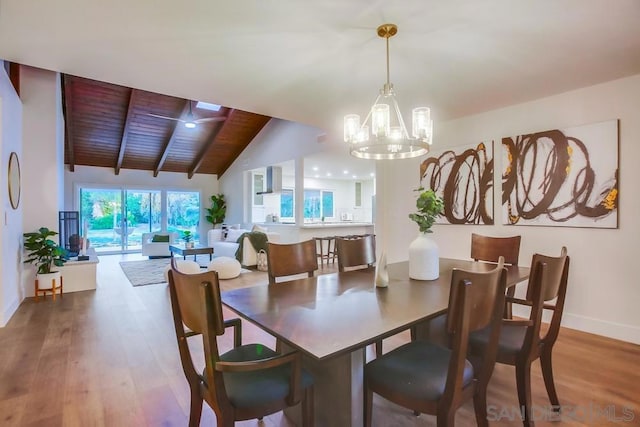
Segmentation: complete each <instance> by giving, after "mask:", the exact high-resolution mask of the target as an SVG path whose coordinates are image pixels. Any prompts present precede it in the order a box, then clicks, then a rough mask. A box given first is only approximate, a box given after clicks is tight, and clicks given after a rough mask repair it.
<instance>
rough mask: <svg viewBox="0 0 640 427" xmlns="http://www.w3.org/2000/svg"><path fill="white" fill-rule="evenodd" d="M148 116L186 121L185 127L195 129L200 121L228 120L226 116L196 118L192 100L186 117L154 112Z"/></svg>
mask: <svg viewBox="0 0 640 427" xmlns="http://www.w3.org/2000/svg"><path fill="white" fill-rule="evenodd" d="M147 115H148V116H151V117H158V118H160V119H166V120H175V121H178V122H180V123H184V127H186V128H189V129H193V128H195V127H196V126H197V125H198V124H199V123H204V122H222V121H224V120H226V119H227V118H226V116H219V117H205V118H202V119H196V118H195V117H194V115H193V111H192V110H191V101H189V112H188V113H187V115H186V116H185V118H184V119H181V118H179V117H178V118H176V117H167V116H161V115H159V114H152V113H147Z"/></svg>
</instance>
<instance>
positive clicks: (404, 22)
mask: <svg viewBox="0 0 640 427" xmlns="http://www.w3.org/2000/svg"><path fill="white" fill-rule="evenodd" d="M187 3H188V4H185V2H175V1H174V2H158V1H152V0H136V1H124V2H123V1H112V2H82V1H77V0H58V1H55V2H44V1H40V2H37V1H19V0H0V58H2V59H5V60H8V61H12V62H16V63H20V64H26V65H30V66H34V67H39V68H43V69H48V70H53V71H59V72H61V73H66V74H69V75H75V76H82V77H85V78H90V79H94V80H98V81H106V82H111V83H116V84H119V85H122V86H125V87H129V88H139V89H143V90H145V91H148V92H154V93H159V94H167V95H171V96H175V97H176V98H173V101H167V102H158V103H157V105H158V109H157V110H156V109H155V108H151V105H149V106H145V107H140V111H141V113H140V114H134V118H133V119H134V120H137V121H138V122H137V123H139V124H137V125H136V126H133V127H130V129H131V130H132V131H133V130H134V129H135V131H134V132H133V133H134V134H136V132H137V131H138V130H140V129H143V128H144V126H147V125H150V124H151V123H154V125H153V127H155V126H157V127H158V128H157V130H155V129H154V131H153V132H150V133H151V135H150V136H148V137H147V139H148V140H149V141H150V140H154V141H155V142H154V143H153V144H157V145H160V147H162V146H163V144H166V143H167V141H168V138H169V137H170V136H171V133H172V126H174V125H175V123H171V122H170V121H168V120H167V121H165V122H163V123H160V121H157V122H151V121H149V120H151V118H150V117H149V116H145V114H146V113H148V112H153V113H159V114H161V115H167V116H174V115H175V116H177V115H179V114H180V112H181V111H183V109H184V101H179V100H178V99H183V100H184V99H192V100H201V101H207V102H211V103H216V104H221V105H224V106H227V107H231V108H236V109H238V110H244V111H250V112H254V113H259V114H262V115H264V116H268V117H276V118H280V119H286V120H291V121H295V122H300V123H304V124H307V125H312V126H315V127H317V128H319V129H321V130H322V131H323V132H324V133H326V135H327V137H326V140H327V141H328V142H333V141H336V142H337V141H340V140H341V139H342V117H343V116H344V115H345V114H348V113H358V114H360V115H361V116H362V117H364V116H365V115H366V114H367V111H368V109H369V108H370V106H371V103H372V101H373V100H374V98H375V96H376V94H377V93H378V90H379V89H380V87H381V86H382V84H383V83H384V81H385V71H386V70H385V46H384V41H383V40H381V39H380V38H379V37H377V36H376V28H377V27H378V26H379V25H380V24H383V23H386V22H391V23H394V24H397V25H398V34H397V36H395V37H394V38H393V39H391V41H390V73H391V82H392V83H394V84H395V89H396V92H397V94H398V100H399V103H400V108H401V109H402V110H403V113H404V114H405V117H407V116H408V114H409V112H410V111H411V109H412V108H413V107H416V106H421V105H425V106H429V107H431V108H432V111H433V117H434V122H435V124H434V134H435V138H434V139H435V142H434V146H437V145H438V144H439V143H440V142H441V141H438V137H439V135H438V133H439V131H440V129H442V127H441V126H442V125H441V124H442V123H443V122H444V121H448V120H451V119H455V118H458V117H463V116H466V115H470V114H477V113H481V112H484V111H488V110H492V109H497V108H501V107H506V106H509V105H514V104H518V103H523V102H526V101H531V100H534V99H540V98H543V97H547V96H552V95H554V94H558V93H562V92H567V91H571V90H574V89H578V88H582V87H586V86H591V85H595V84H598V83H602V82H606V81H611V80H614V79H618V78H622V77H626V76H631V75H635V74H638V73H640V25H638V22H640V1H638V0H616V1H615V2H612V1H611V0H554V1H534V0H528V1H525V0H522V1H513V0H483V1H477V0H460V1H440V0H403V1H388V0H353V1H344V0H339V1H336V0H327V1H320V2H301V1H298V0H279V1H276V2H268V3H265V2H264V1H260V0H238V1H226V2H222V1H200V0H196V1H192V2H187ZM130 95H131V94H130V93H128V92H127V91H126V90H124V91H123V93H122V94H121V96H122V98H123V101H122V103H121V104H120V105H121V106H120V107H118V108H119V115H120V117H121V118H120V120H121V126H120V131H121V132H122V129H124V123H125V121H126V117H127V111H128V110H127V108H126V107H125V105H126V102H128V100H129V98H130ZM152 103H153V102H152ZM228 113H229V111H228V110H227V109H224V110H223V111H222V112H221V114H228ZM236 113H237V111H236V112H234V113H232V114H231V115H230V117H229V118H228V119H227V120H226V121H225V122H222V123H224V124H222V123H209V124H207V125H206V126H207V129H208V132H213V131H214V130H215V129H216V128H218V127H220V126H228V125H229V124H232V123H234V122H235V120H234V119H233V115H234V114H236ZM154 120H155V119H154ZM158 120H162V119H158ZM558 125H562V124H558ZM203 128H204V127H203ZM226 132H227V131H226V129H224V127H223V129H221V130H220V134H219V135H218V136H217V137H216V143H217V140H219V139H222V137H223V134H225V133H226ZM116 133H117V132H116ZM249 133H250V132H249ZM187 135H189V134H187V133H186V131H184V130H183V129H178V130H177V135H176V140H175V141H174V143H173V144H171V146H172V147H170V149H169V150H168V151H169V152H168V154H167V156H166V159H165V161H164V164H162V165H161V168H158V169H162V170H177V169H179V170H183V171H187V173H189V170H198V171H205V170H207V171H209V170H210V171H213V170H214V169H215V168H216V167H220V168H222V169H220V170H223V169H224V167H225V164H222V165H220V166H213V165H214V164H216V162H217V160H216V158H215V156H214V155H213V153H212V154H211V156H209V155H207V156H205V157H206V160H203V163H202V164H201V165H200V167H199V168H195V169H194V166H197V162H196V159H197V156H198V150H195V151H196V152H195V154H192V155H190V156H187V155H186V154H185V153H181V150H183V149H184V148H185V147H186V146H187V145H186V144H187V140H188V137H187ZM132 137H135V138H138V139H142V137H141V136H138V135H131V136H129V137H127V143H126V147H125V150H124V157H123V159H122V163H121V167H125V165H127V166H126V167H129V166H130V165H135V164H138V165H139V166H140V167H141V166H142V165H143V164H144V165H145V167H150V168H152V169H153V170H156V169H157V166H158V164H159V163H160V162H159V160H160V158H161V157H162V155H161V154H160V153H161V148H158V151H155V150H151V149H150V148H148V147H147V146H146V145H145V146H142V145H141V147H144V148H141V149H140V151H141V154H142V153H143V154H144V156H141V157H140V159H139V160H138V161H136V162H138V163H136V162H133V161H132V162H131V163H129V159H128V154H127V153H128V151H129V152H133V147H134V145H133V144H132V143H131V138H132ZM163 138H165V139H163ZM117 139H118V138H116V140H117ZM205 140H206V137H203V141H205ZM149 141H147V142H148V143H149V144H151V143H150V142H149ZM161 141H162V142H161ZM121 142H122V137H121V136H120V137H119V141H118V142H117V143H116V145H115V146H109V147H108V148H105V153H104V154H105V157H106V159H105V160H101V161H104V162H105V164H109V166H110V167H113V168H114V170H115V168H116V167H117V165H118V163H119V161H118V157H117V156H116V152H118V156H119V148H120V145H118V144H121ZM130 143H131V144H130ZM216 143H214V144H213V145H216ZM196 144H199V145H198V147H199V148H201V149H204V146H205V142H198V143H196ZM173 146H175V147H173ZM116 147H117V148H116ZM73 148H74V159H73V160H74V162H78V161H80V159H81V158H82V157H81V155H80V154H81V152H82V150H81V143H79V145H78V146H77V147H76V146H75V144H74V147H73ZM210 150H211V151H212V152H213V151H214V150H215V149H214V147H213V146H212V147H211V148H210ZM76 151H77V153H76ZM148 151H153V153H155V157H154V155H153V154H152V153H151V152H148ZM76 157H77V158H76ZM209 168H210V169H209Z"/></svg>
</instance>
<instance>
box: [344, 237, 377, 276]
mask: <svg viewBox="0 0 640 427" xmlns="http://www.w3.org/2000/svg"><path fill="white" fill-rule="evenodd" d="M336 251H337V253H338V271H340V272H343V271H345V268H351V267H371V266H373V264H375V262H376V240H375V236H374V235H373V234H366V235H363V236H361V237H359V238H341V237H336Z"/></svg>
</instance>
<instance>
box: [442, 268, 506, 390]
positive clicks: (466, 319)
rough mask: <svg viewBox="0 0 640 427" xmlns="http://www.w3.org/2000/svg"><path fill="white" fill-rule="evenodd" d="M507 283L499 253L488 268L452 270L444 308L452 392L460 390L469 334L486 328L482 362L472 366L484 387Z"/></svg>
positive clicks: (449, 385) (495, 341)
mask: <svg viewBox="0 0 640 427" xmlns="http://www.w3.org/2000/svg"><path fill="white" fill-rule="evenodd" d="M506 286H507V271H506V270H505V269H504V260H503V258H502V257H499V258H498V263H497V265H496V268H495V269H493V270H491V271H489V272H484V273H480V272H472V271H466V270H459V269H454V270H453V272H452V276H451V291H450V293H449V309H448V310H447V333H448V334H449V342H450V343H451V348H452V350H453V355H452V357H451V364H450V366H449V374H452V373H453V372H455V377H454V378H455V379H454V378H451V377H448V378H447V387H451V389H452V391H451V393H454V391H458V392H461V390H462V378H461V377H460V378H459V381H458V378H457V376H458V373H460V375H461V372H462V371H461V370H462V369H463V367H464V362H465V360H466V358H467V357H468V354H467V353H468V342H469V334H471V333H472V332H475V331H479V330H483V329H487V328H489V329H490V330H491V336H490V339H489V343H488V345H487V347H486V351H485V353H484V354H483V356H482V361H481V363H479V364H478V365H477V366H476V367H475V368H476V369H478V368H479V372H476V374H475V376H476V378H477V379H478V381H479V382H480V384H482V387H485V388H486V386H487V384H488V383H489V378H490V377H491V373H492V372H493V366H494V365H495V362H496V354H497V348H498V339H499V337H500V324H501V320H502V312H503V307H504V300H505V290H506Z"/></svg>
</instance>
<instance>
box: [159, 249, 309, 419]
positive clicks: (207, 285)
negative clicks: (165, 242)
mask: <svg viewBox="0 0 640 427" xmlns="http://www.w3.org/2000/svg"><path fill="white" fill-rule="evenodd" d="M168 276H169V293H170V297H171V311H172V313H173V321H174V327H175V331H176V338H177V340H178V351H179V352H180V360H181V362H182V369H183V371H184V374H185V377H186V379H187V382H188V383H189V388H190V390H191V407H190V412H189V426H190V427H195V426H199V425H200V418H201V414H202V404H203V402H204V401H206V402H207V403H208V404H209V406H211V408H212V409H213V411H214V413H215V414H216V418H217V423H216V425H219V426H232V425H233V424H234V422H235V421H239V420H246V419H253V418H262V417H263V416H265V415H269V414H272V413H274V412H277V411H279V410H282V409H284V408H287V407H289V406H293V405H296V404H297V403H299V402H302V405H301V406H302V412H303V425H307V426H309V425H312V424H313V379H312V378H311V376H310V375H309V374H308V373H303V371H302V369H301V360H300V355H299V354H298V353H289V354H285V355H279V354H278V353H276V352H275V351H273V350H271V349H269V348H267V347H265V346H263V345H261V344H248V345H242V329H241V322H240V319H237V318H236V319H230V320H226V321H225V320H224V318H223V316H222V299H221V297H220V284H219V281H218V273H216V272H215V271H207V272H204V273H199V274H185V273H181V272H179V271H178V270H177V269H176V268H175V262H174V261H173V260H172V269H171V270H169V272H168ZM228 327H232V328H233V329H234V335H233V336H234V343H233V345H234V348H233V349H232V350H230V351H228V352H227V353H224V354H222V355H221V354H220V352H219V349H218V344H217V339H216V338H217V336H219V335H223V334H224V333H225V329H226V328H228ZM197 335H202V343H203V349H204V361H205V367H204V372H202V370H200V369H196V367H195V365H194V363H193V359H192V356H191V350H190V348H189V342H188V340H187V338H189V337H193V336H197ZM274 369H276V370H279V371H278V374H276V375H274V374H273V372H274ZM264 372H270V373H271V374H269V375H267V377H265V375H264V374H263V373H264ZM265 378H266V379H265ZM252 380H253V381H254V382H255V383H256V387H255V388H251V387H247V384H251V383H252ZM239 385H240V386H239ZM283 386H284V387H285V388H283ZM238 390H240V391H241V394H242V395H239V394H238V393H239V392H238ZM272 390H279V392H278V391H276V392H275V393H274V392H272ZM247 394H250V395H251V396H250V397H248V398H247V396H246V395H247Z"/></svg>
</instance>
